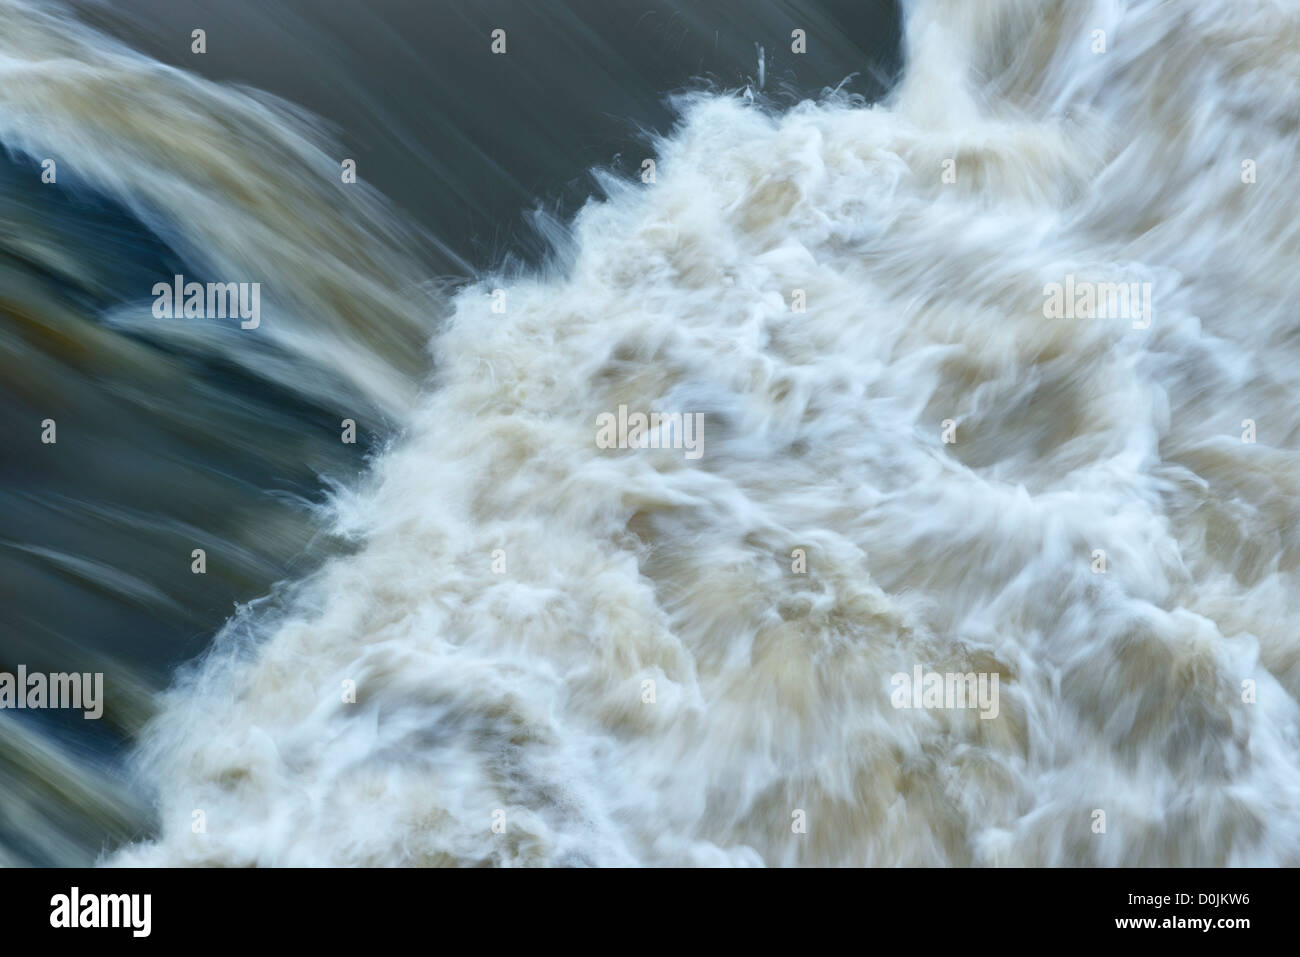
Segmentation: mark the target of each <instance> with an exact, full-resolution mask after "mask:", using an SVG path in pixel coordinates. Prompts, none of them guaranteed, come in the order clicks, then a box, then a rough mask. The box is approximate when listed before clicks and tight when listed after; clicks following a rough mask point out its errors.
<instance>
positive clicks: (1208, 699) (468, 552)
mask: <svg viewBox="0 0 1300 957" xmlns="http://www.w3.org/2000/svg"><path fill="white" fill-rule="evenodd" d="M907 30H908V72H907V75H906V76H905V77H904V80H903V83H902V85H901V86H900V88H899V89H898V90H897V91H896V93H895V94H894V95H893V96H892V97H891V98H890V100H889V101H888V102H886V103H883V104H880V105H877V106H872V107H867V106H865V105H864V104H862V103H859V102H855V101H854V100H853V99H852V98H847V97H843V96H835V97H830V98H828V99H825V100H823V101H822V102H818V103H812V102H809V103H804V104H802V105H800V106H798V107H795V108H793V109H790V110H788V111H786V112H784V113H780V114H776V113H774V112H773V111H771V110H768V109H766V108H764V107H763V106H762V104H761V103H755V102H752V97H748V96H737V95H698V96H694V97H692V98H688V99H686V100H684V101H683V103H682V109H683V115H682V121H681V124H680V127H679V128H678V129H677V130H676V131H675V132H674V133H673V135H671V136H670V137H668V138H666V139H665V140H663V141H662V142H661V143H660V144H659V154H658V169H657V182H655V183H654V184H652V185H649V186H643V185H642V184H640V183H637V184H632V185H629V184H626V183H622V182H614V181H611V182H609V183H607V184H606V186H607V190H608V193H609V195H608V197H607V199H606V200H604V201H602V202H593V203H592V204H590V205H588V206H587V207H586V208H585V209H584V210H583V211H582V213H581V214H580V215H579V216H578V218H577V220H576V222H575V223H574V224H573V226H572V230H571V234H570V235H569V237H568V238H567V240H565V241H564V248H563V249H562V250H561V251H560V252H559V253H558V254H557V265H556V267H555V268H554V269H553V270H552V271H551V272H548V273H544V274H541V275H534V276H529V277H524V278H519V277H513V278H502V277H488V278H485V279H484V280H483V281H482V282H481V283H480V284H478V285H476V286H474V287H472V288H468V289H465V290H464V291H463V292H461V293H460V294H459V296H458V297H457V299H456V301H455V309H454V313H453V314H452V316H451V318H450V319H449V320H448V321H447V322H446V324H445V325H444V326H443V328H442V329H441V331H440V332H439V334H438V335H437V337H436V338H435V339H434V341H433V351H434V354H435V369H436V372H435V374H434V377H433V381H432V383H431V384H430V385H431V387H430V389H429V390H428V391H427V393H426V394H425V396H424V397H423V399H422V400H421V401H420V403H419V404H418V407H417V408H416V409H415V411H414V412H413V413H412V414H411V416H410V418H409V421H408V424H407V428H406V430H405V433H404V438H403V440H402V441H401V442H400V444H398V445H397V446H396V447H395V448H393V449H392V450H390V451H389V452H388V453H387V454H385V455H384V456H383V457H382V458H380V459H379V460H378V461H377V463H376V465H375V467H374V469H373V473H372V475H371V476H370V478H369V480H368V482H367V483H366V484H365V485H364V486H362V487H360V488H357V489H354V490H351V491H349V492H346V493H341V494H340V495H339V496H338V497H337V499H336V501H335V510H334V513H335V517H336V525H337V529H338V531H340V532H341V533H343V534H345V535H347V536H349V537H350V538H351V539H352V540H353V541H354V542H355V549H354V550H353V551H352V552H351V553H349V554H348V555H346V556H342V557H338V558H336V559H335V560H333V561H331V562H330V563H328V564H326V565H325V566H324V567H323V568H322V569H321V570H320V572H319V573H317V574H316V575H314V576H313V577H311V578H310V579H308V580H306V581H304V582H302V583H300V584H299V586H297V588H296V589H295V590H294V592H293V594H292V595H290V596H289V597H288V598H287V599H285V600H283V601H281V602H275V603H271V602H268V603H266V604H265V605H264V606H263V607H261V608H254V609H251V610H249V611H248V612H247V613H245V614H242V615H240V616H238V617H237V618H236V619H234V620H233V621H232V622H231V623H230V624H229V626H228V627H227V628H226V630H225V631H224V633H223V634H222V635H221V636H220V637H219V638H218V641H217V645H216V647H215V649H214V650H213V652H212V653H211V654H210V655H209V656H208V657H207V658H206V660H205V661H204V662H203V663H202V666H201V667H199V668H197V669H195V670H194V671H193V672H192V673H191V674H189V675H187V676H186V677H185V678H184V679H182V680H181V681H180V682H179V683H178V685H177V686H176V687H175V688H174V690H172V691H171V692H169V695H168V699H167V701H166V703H165V705H164V707H163V710H162V713H161V716H160V717H159V718H158V719H157V720H156V721H155V722H154V724H153V725H152V726H151V728H150V730H149V731H148V733H147V734H146V736H145V740H144V745H143V748H144V755H145V758H146V767H147V768H148V774H149V776H150V779H151V780H152V781H154V782H155V784H156V787H157V790H158V794H159V800H160V821H161V832H160V833H159V834H158V836H157V838H156V839H155V840H152V841H149V842H146V843H142V844H137V845H133V846H128V847H126V848H124V849H122V850H120V851H118V852H117V853H116V854H114V855H113V856H112V857H110V858H109V859H108V860H109V862H110V863H114V864H222V865H250V864H261V865H322V864H420V865H438V864H447V865H471V864H485V863H486V864H501V865H508V864H525V865H526V864H553V865H582V864H586V865H631V864H649V865H758V864H767V865H783V864H784V865H791V864H801V865H815V864H825V865H851V864H933V865H939V864H955V865H1016V864H1020V865H1065V864H1080V865H1119V864H1128V865H1192V864H1198V865H1221V864H1227V865H1248V864H1251V865H1258V864H1290V865H1295V864H1297V863H1300V757H1298V752H1297V748H1298V745H1300V739H1298V733H1297V726H1298V721H1300V709H1298V708H1297V701H1296V698H1297V694H1300V640H1298V639H1297V624H1298V623H1300V614H1298V612H1300V607H1298V603H1300V587H1297V586H1298V585H1300V582H1298V581H1297V578H1298V566H1300V538H1298V537H1297V528H1298V527H1300V522H1298V521H1297V518H1298V517H1300V516H1298V515H1297V511H1298V510H1300V484H1298V482H1297V475H1300V470H1298V469H1297V464H1300V463H1297V452H1296V451H1295V449H1296V443H1297V440H1298V439H1300V415H1297V411H1296V408H1295V402H1294V398H1295V396H1296V395H1297V394H1300V342H1297V338H1296V334H1295V328H1296V326H1295V322H1294V318H1293V316H1292V311H1293V303H1294V302H1296V301H1297V300H1298V299H1300V288H1298V287H1300V273H1297V271H1296V270H1295V269H1294V265H1295V263H1296V261H1297V255H1298V254H1300V241H1298V239H1297V230H1296V226H1295V223H1296V216H1297V199H1296V195H1295V190H1294V180H1293V174H1292V170H1293V166H1294V162H1295V156H1296V155H1297V151H1298V147H1300V134H1298V130H1300V83H1298V82H1297V79H1300V52H1297V51H1298V50H1300V43H1298V42H1297V41H1300V5H1297V4H1296V3H1294V2H1290V0H1287V2H1278V0H1267V2H1266V0H1232V2H1211V0H1207V2H1203V3H1198V4H1194V5H1193V4H1168V3H1157V2H1154V0H1133V2H1121V0H1107V2H1098V3H1091V4H1090V3H1071V4H1066V3H1048V4H1041V3H1028V2H996V3H995V2H988V3H979V4H972V3H963V2H955V0H954V2H930V3H918V4H916V5H914V6H913V7H912V8H911V9H910V11H909V22H908V25H907ZM1095 30H1102V31H1104V32H1105V37H1106V52H1105V53H1096V52H1094V51H1093V46H1094V44H1095V42H1096V41H1095V35H1094V31H1095ZM947 159H952V160H954V161H955V162H954V164H952V166H951V167H949V166H946V164H945V160H947ZM1246 160H1251V161H1253V163H1254V168H1255V169H1256V170H1257V178H1256V181H1255V182H1253V183H1245V182H1243V176H1242V173H1243V165H1242V164H1243V162H1244V161H1246ZM949 168H951V169H954V170H955V173H956V178H955V182H945V177H944V176H943V172H944V170H945V169H949ZM1067 275H1070V276H1075V277H1078V278H1079V280H1081V281H1096V282H1135V283H1145V282H1149V283H1151V288H1152V290H1153V295H1152V299H1153V303H1154V313H1155V314H1154V316H1153V317H1152V318H1151V321H1150V323H1149V326H1148V327H1146V328H1134V326H1135V325H1137V324H1135V323H1134V322H1131V321H1129V319H1128V318H1127V317H1122V318H1108V319H1103V318H1076V319H1049V318H1046V317H1045V315H1044V288H1045V286H1047V284H1050V283H1059V282H1062V281H1063V280H1064V278H1065V277H1066V276H1067ZM497 289H501V290H503V291H504V299H503V300H502V298H501V297H500V296H494V291H495V290H497ZM796 292H801V293H802V295H803V297H804V300H805V301H806V310H805V311H802V312H800V311H796V310H794V309H792V307H791V303H792V302H793V301H794V297H795V294H796ZM502 301H503V302H504V304H505V311H504V312H497V311H494V309H493V304H494V303H497V302H502ZM620 406H626V407H627V408H628V409H629V410H633V411H643V412H650V411H661V412H682V413H697V412H698V413H703V415H704V420H703V421H704V431H703V454H702V456H701V457H700V458H698V459H691V458H688V457H687V456H686V455H684V454H683V451H682V450H681V449H675V448H644V447H643V448H601V447H599V445H598V444H597V442H596V432H597V422H598V417H600V416H602V414H604V413H616V412H617V410H618V409H619V407H620ZM1247 419H1249V420H1252V421H1253V422H1254V423H1255V426H1256V430H1257V433H1256V434H1257V439H1256V441H1255V442H1246V441H1243V438H1242V436H1243V422H1244V420H1247ZM945 421H948V422H949V425H950V426H951V427H952V428H950V429H949V430H948V434H949V436H950V437H955V440H956V441H955V442H945V441H944V434H945V425H944V423H945ZM796 549H802V550H803V553H804V554H806V556H807V571H806V573H804V574H799V573H797V572H796V571H794V570H793V568H792V558H791V556H792V553H793V552H794V550H796ZM1098 550H1100V551H1102V552H1104V555H1105V562H1106V564H1105V571H1104V573H1103V572H1098V571H1096V570H1095V569H1096V568H1097V560H1096V558H1095V554H1096V552H1097V551H1098ZM918 665H919V666H921V667H922V668H924V669H925V670H926V671H935V672H940V673H950V672H951V673H968V672H975V673H989V674H997V675H999V676H1000V679H1001V681H1000V703H999V709H998V713H997V716H996V717H994V718H982V717H981V716H980V713H979V712H978V711H976V710H971V709H967V710H942V709H897V708H895V707H894V706H893V704H892V703H891V676H893V675H894V674H895V673H899V672H902V673H911V672H912V670H913V668H914V667H916V666H918ZM648 681H652V682H653V686H650V685H647V684H646V682H648ZM349 682H351V683H353V684H354V686H355V699H356V700H355V702H349V701H346V700H345V698H346V697H347V694H346V693H345V689H346V688H348V687H350V685H349V684H348V683H349ZM1243 682H1250V683H1253V688H1254V693H1253V695H1252V694H1249V693H1244V691H1243V688H1244V685H1243ZM648 687H652V688H653V702H652V703H651V702H648V701H647V697H648V696H647V693H646V689H647V688H648ZM1245 699H1252V700H1245ZM196 810H202V811H203V814H204V818H205V821H206V832H205V833H194V828H192V822H193V821H194V820H195V817H194V812H195V811H196ZM1097 811H1102V812H1104V815H1105V824H1106V827H1105V831H1104V833H1101V832H1098V831H1097V829H1096V822H1097V821H1098V818H1097V815H1096V812H1097ZM798 812H802V820H803V821H804V822H805V824H806V832H804V833H800V828H798V827H794V826H792V821H798V820H800V817H799V813H798ZM494 825H497V826H495V827H494Z"/></svg>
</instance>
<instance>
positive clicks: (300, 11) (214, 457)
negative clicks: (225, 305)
mask: <svg viewBox="0 0 1300 957" xmlns="http://www.w3.org/2000/svg"><path fill="white" fill-rule="evenodd" d="M75 8H76V11H77V15H78V16H79V17H80V18H81V19H83V20H84V21H85V22H88V23H90V24H93V25H95V26H96V27H98V28H100V29H102V30H104V31H105V32H106V33H108V34H111V35H113V36H116V37H117V38H119V39H121V40H122V41H124V42H125V43H127V44H128V45H130V46H132V47H134V48H136V49H138V50H140V51H142V52H144V53H146V54H147V55H149V56H151V57H154V58H156V59H157V60H159V61H161V62H163V63H167V64H171V65H173V66H175V67H178V68H180V69H182V70H186V71H192V72H195V73H198V74H200V75H202V76H204V77H207V78H210V79H213V80H217V81H221V82H223V83H235V84H241V85H246V86H249V87H252V88H255V89H258V90H264V91H268V92H269V93H272V94H275V95H276V96H279V97H282V98H284V99H285V100H287V101H289V102H291V103H293V104H297V105H298V106H300V107H302V108H304V109H305V110H308V111H310V112H311V113H314V114H317V115H319V116H321V117H323V118H325V119H326V120H327V121H328V122H329V123H331V124H332V125H333V127H334V135H335V137H336V139H337V142H338V151H339V152H338V155H339V157H340V158H342V157H351V158H354V159H356V160H357V162H358V169H359V174H360V177H361V178H362V179H363V180H365V181H366V182H368V183H370V184H371V185H373V186H374V187H376V188H377V189H378V190H380V191H381V192H382V193H383V194H385V195H386V196H387V197H388V198H389V199H390V200H391V201H392V202H393V204H394V205H395V206H396V207H397V208H398V209H399V210H400V211H401V212H402V213H403V214H404V215H406V216H409V217H410V218H411V219H412V220H413V221H414V222H416V223H418V224H419V225H420V226H421V227H423V229H424V230H425V231H426V233H427V234H428V235H429V236H430V237H431V238H432V241H430V242H427V243H423V244H421V245H420V246H419V248H418V249H412V254H413V255H416V256H418V257H419V259H420V261H421V262H423V263H424V264H425V268H426V272H427V275H428V276H429V277H430V278H435V277H442V278H443V279H445V280H448V281H453V282H454V281H455V280H456V278H457V277H465V276H468V275H471V274H472V273H473V272H474V271H475V270H477V269H480V268H483V267H486V266H499V265H501V264H511V263H514V264H516V265H517V266H518V267H519V268H528V267H530V266H534V265H536V264H537V263H539V262H540V261H541V260H542V259H543V258H544V256H545V255H546V252H547V247H546V243H545V241H544V240H543V239H542V237H541V235H540V233H539V232H538V231H537V230H536V229H535V228H534V226H533V223H534V222H535V221H536V220H535V218H536V216H538V215H539V211H541V214H543V215H549V216H554V217H558V218H560V219H564V218H566V217H568V216H569V215H571V214H572V213H573V212H574V211H575V210H576V209H577V208H578V207H579V206H580V205H581V204H582V203H583V202H584V201H586V200H587V199H588V198H589V197H590V196H592V195H593V193H594V192H595V191H596V181H595V180H594V179H593V178H592V177H591V176H590V175H589V173H588V171H589V169H590V168H592V167H597V166H598V167H603V168H606V169H612V170H614V171H616V172H619V173H621V174H623V175H626V176H633V175H636V174H637V172H638V171H639V168H640V164H641V160H642V158H643V157H646V156H650V155H652V154H651V152H649V150H650V147H649V146H648V142H649V135H650V134H651V133H653V132H655V131H659V132H662V131H666V130H668V129H669V128H670V127H671V125H672V123H673V119H674V114H673V111H672V108H671V105H670V104H669V103H668V102H667V100H666V98H665V95H666V94H668V93H670V92H672V91H675V90H682V89H688V88H692V87H696V86H699V85H702V84H705V83H709V84H713V85H716V86H718V87H723V88H728V87H740V86H744V85H746V84H754V83H755V82H756V75H757V72H758V52H757V48H758V47H759V46H761V47H762V48H763V50H764V55H765V58H766V63H765V83H764V89H765V92H766V93H767V94H768V95H770V96H772V97H773V98H774V99H775V100H776V101H777V102H781V101H789V102H794V101H796V100H797V99H799V98H802V97H806V96H810V95H816V94H817V93H819V92H820V91H821V90H822V89H824V88H827V87H835V86H838V85H839V84H841V83H842V82H844V81H845V80H846V78H849V77H852V78H851V79H848V81H847V84H846V89H848V90H851V91H853V92H857V93H861V94H863V95H865V96H867V97H868V98H875V97H878V96H879V95H880V94H881V93H882V92H883V91H885V90H886V89H887V88H888V86H889V85H890V83H891V82H892V80H893V79H894V77H896V75H897V73H898V71H899V69H900V59H899V57H900V54H899V31H900V21H899V13H898V11H897V9H896V8H895V5H894V4H893V3H892V2H885V0H880V2H847V0H844V2H841V0H835V2H790V3H782V2H767V3H760V2H752V0H747V2H741V0H726V2H722V0H717V2H706V3H692V4H674V3H664V2H636V3H632V2H610V0H602V2H582V3H575V2H569V3H560V2H551V3H533V2H530V3H525V2H520V0H511V2H502V0H487V2H480V0H475V2H432V3H417V2H397V0H381V2H372V3H367V4H365V5H364V6H362V5H358V4H354V3H343V2H338V3H334V2H292V0H273V2H267V0H256V2H244V0H225V2H220V3H216V2H192V0H167V2H155V0H115V2H113V3H112V4H99V3H88V2H79V3H77V4H75ZM195 27H202V28H203V29H205V30H206V31H207V49H208V52H207V53H206V54H205V55H194V54H192V53H191V52H190V31H191V30H192V29H194V28H195ZM497 27H500V28H504V29H505V30H507V36H508V55H506V56H504V57H493V56H487V55H483V53H484V50H485V49H486V48H487V45H488V44H489V42H490V41H489V34H490V32H491V30H492V29H494V28H497ZM796 27H797V28H802V29H804V30H806V31H807V35H808V53H807V54H806V55H802V56H799V55H795V54H792V53H791V52H790V32H791V30H792V29H795V28H796ZM235 148H240V147H238V146H236V147H235ZM162 160H163V161H164V162H165V161H166V157H163V158H162ZM38 178H39V168H38V166H37V165H36V163H35V162H34V159H33V158H32V157H28V156H23V155H13V154H10V155H8V156H6V157H5V158H4V159H3V161H0V349H2V351H3V364H4V376H3V379H0V422H2V423H3V429H4V435H5V436H6V441H5V442H4V443H3V444H2V445H0V670H6V671H13V670H14V669H15V668H16V667H17V665H18V664H20V663H21V664H25V665H27V667H28V668H29V669H30V670H39V671H82V672H85V671H103V672H104V673H105V675H106V684H107V686H108V688H109V689H110V693H109V694H108V695H107V708H106V711H105V715H104V720H103V721H102V722H87V721H84V720H82V719H81V716H80V714H79V713H73V714H71V715H69V714H67V713H60V712H40V713H33V712H25V713H22V714H16V713H11V714H5V715H3V716H0V727H3V728H4V729H5V730H4V734H3V735H0V793H2V794H3V798H2V799H0V863H8V864H38V865H46V864H78V863H87V862H90V861H92V860H94V859H95V858H96V857H97V856H98V855H100V854H101V853H102V852H103V851H105V850H110V849H112V848H113V847H115V846H116V845H118V844H119V843H121V842H122V841H123V840H126V839H129V838H131V837H138V836H141V835H145V834H147V833H149V831H150V828H151V827H152V822H151V818H150V812H149V801H148V798H147V796H145V795H143V794H141V793H140V792H139V791H138V790H137V789H136V788H135V787H134V786H133V785H132V784H131V783H130V778H129V774H128V770H127V769H128V767H129V760H128V757H129V746H130V741H131V736H132V735H133V734H134V733H135V732H136V731H137V730H138V729H139V728H140V727H141V725H142V723H143V722H144V721H145V720H147V718H148V717H149V715H150V714H151V711H152V704H151V702H152V696H153V695H154V694H155V693H156V691H157V690H158V689H160V688H162V687H164V686H165V684H166V683H167V681H168V678H169V675H170V674H171V673H172V670H173V669H174V668H175V667H176V666H177V665H179V664H180V663H182V662H185V661H187V660H190V659H192V658H193V657H194V656H195V655H197V654H199V653H200V652H201V651H202V650H203V648H204V647H205V646H206V644H207V643H208V641H209V640H210V639H211V636H212V635H213V633H214V632H215V631H216V630H217V629H218V628H219V627H220V626H221V625H222V623H223V622H224V621H225V620H226V619H227V618H229V616H230V615H231V614H232V613H234V612H235V611H236V608H237V607H238V605H239V604H240V603H247V602H252V601H257V600H259V599H261V598H262V596H265V595H267V594H268V593H270V592H271V591H272V590H273V587H274V585H275V583H276V582H281V581H291V580H293V579H295V578H297V577H299V576H300V575H301V574H303V573H304V572H305V571H307V570H308V569H310V568H311V567H313V565H314V564H315V563H316V562H317V561H318V560H319V558H320V557H321V555H323V554H325V553H327V552H328V551H330V550H331V549H335V548H338V547H341V546H340V544H339V543H337V542H330V541H325V540H323V539H322V538H321V537H320V535H319V533H318V531H317V528H318V523H317V522H316V516H315V513H314V511H313V509H314V508H315V506H316V505H318V504H319V503H320V502H322V501H323V499H324V497H325V493H326V489H327V487H328V486H329V484H330V483H348V482H350V481H352V480H354V479H355V478H356V477H357V476H358V475H359V474H360V472H361V471H362V470H363V469H364V468H365V462H366V457H367V456H368V455H369V454H371V453H372V452H373V451H375V450H376V449H377V448H378V447H379V446H380V445H381V444H382V443H383V442H384V441H385V440H386V438H387V437H388V436H387V435H386V433H385V430H384V428H382V427H381V426H380V425H377V426H376V427H375V428H371V429H365V430H362V431H361V433H360V434H359V444H358V445H357V446H345V445H342V444H341V443H340V442H339V441H338V421H337V420H338V414H337V411H336V410H334V409H328V408H324V407H322V406H321V405H320V404H319V403H315V402H313V401H311V400H310V399H308V398H305V397H304V396H303V395H302V394H301V392H300V391H295V390H292V389H288V388H285V387H283V386H282V385H281V384H280V383H278V382H277V381H275V380H274V378H268V377H265V376H259V375H256V374H254V373H252V372H250V371H249V370H248V369H247V368H246V367H244V366H241V365H239V364H236V363H233V362H231V361H229V360H228V359H226V358H223V356H222V355H221V353H219V352H213V351H211V350H208V349H205V348H203V347H202V346H201V345H199V344H194V345H192V346H187V345H183V344H177V343H176V342H171V341H163V340H157V339H153V338H151V337H149V336H146V335H142V334H140V333H139V332H138V331H132V330H130V329H122V328H118V327H116V326H114V325H113V324H111V323H107V322H106V321H105V317H106V315H108V314H109V313H111V311H112V310H113V309H114V308H115V307H118V306H121V305H123V304H124V303H128V302H130V301H132V300H138V299H139V298H140V295H141V290H142V289H147V288H149V286H150V285H151V284H152V282H153V281H154V280H155V279H156V278H157V277H158V276H169V275H171V274H172V273H174V272H188V273H190V274H194V273H195V272H196V271H197V267H196V266H195V265H194V264H193V263H191V262H188V261H187V259H186V256H185V255H183V254H182V253H180V252H178V251H176V250H175V249H174V248H172V246H171V245H170V244H169V242H168V241H166V240H164V239H163V238H160V236H159V235H157V234H156V233H155V232H154V231H152V230H151V228H150V227H148V226H146V225H145V224H144V223H143V222H142V221H141V220H140V219H139V218H137V217H136V216H135V215H134V214H133V213H132V212H129V211H127V210H126V209H124V208H123V207H122V206H121V205H119V204H117V203H115V202H114V201H112V200H110V199H107V198H105V197H104V196H102V195H98V194H96V193H93V192H90V191H88V190H86V189H84V188H79V187H78V186H77V185H76V183H75V180H74V181H72V183H71V185H64V184H63V183H61V184H60V185H59V186H55V187H48V186H40V187H36V188H33V184H34V183H36V182H37V181H38ZM45 418H53V419H55V420H56V421H57V422H58V423H59V441H58V445H57V451H58V454H57V455H54V454H51V449H52V448H54V447H45V446H42V445H40V444H39V443H38V441H37V436H38V435H39V426H38V423H39V422H40V421H41V420H43V419H45ZM375 420H376V422H380V421H381V420H382V417H381V416H378V415H377V416H376V417H375ZM198 545H202V547H205V548H206V549H207V550H208V553H209V555H210V556H218V557H217V558H215V560H214V559H210V560H209V568H208V572H207V574H206V575H204V576H197V575H194V574H192V573H191V570H190V552H191V549H192V548H194V547H197V546H198Z"/></svg>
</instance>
